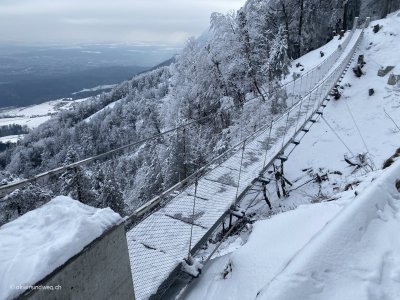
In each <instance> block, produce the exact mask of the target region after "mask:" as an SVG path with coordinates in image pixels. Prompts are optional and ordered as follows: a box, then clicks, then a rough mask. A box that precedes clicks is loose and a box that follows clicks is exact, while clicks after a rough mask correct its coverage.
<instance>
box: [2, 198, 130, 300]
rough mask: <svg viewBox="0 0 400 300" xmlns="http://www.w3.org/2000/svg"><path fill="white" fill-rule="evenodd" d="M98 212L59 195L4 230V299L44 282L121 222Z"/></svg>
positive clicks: (103, 211)
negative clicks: (50, 274) (54, 271)
mask: <svg viewBox="0 0 400 300" xmlns="http://www.w3.org/2000/svg"><path fill="white" fill-rule="evenodd" d="M121 220H122V219H121V217H120V216H119V215H118V214H117V213H115V212H113V211H112V210H111V209H110V208H105V209H97V208H93V207H90V206H87V205H85V204H82V203H81V202H78V201H76V200H72V199H71V198H69V197H65V196H59V197H56V198H54V199H53V200H51V201H50V202H49V203H47V204H45V205H43V206H42V207H40V208H38V209H36V210H33V211H31V212H28V213H26V214H25V215H23V216H22V217H20V218H18V219H16V220H14V221H12V222H10V223H8V224H6V225H3V226H2V227H0V253H1V256H0V299H11V298H13V297H15V296H17V295H18V294H20V293H22V292H24V290H22V289H18V288H17V287H20V286H30V285H34V284H35V283H37V282H38V281H39V280H41V279H43V278H44V277H45V276H46V275H48V274H49V273H51V272H52V271H53V270H55V269H56V268H57V267H59V266H61V265H62V264H63V263H65V262H66V261H67V260H68V259H70V258H71V257H72V256H74V255H75V254H77V253H79V252H80V251H81V250H82V249H83V248H84V247H85V246H86V245H88V244H89V243H90V242H92V241H93V240H94V239H96V238H97V237H99V236H100V235H101V234H102V233H103V232H104V231H105V230H107V229H108V228H110V227H112V226H113V225H115V224H117V223H118V222H120V221H121Z"/></svg>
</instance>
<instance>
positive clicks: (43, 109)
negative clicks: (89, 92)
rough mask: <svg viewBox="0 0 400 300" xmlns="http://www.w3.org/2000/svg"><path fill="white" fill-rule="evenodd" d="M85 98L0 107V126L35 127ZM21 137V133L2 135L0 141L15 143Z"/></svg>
mask: <svg viewBox="0 0 400 300" xmlns="http://www.w3.org/2000/svg"><path fill="white" fill-rule="evenodd" d="M87 99H88V98H83V99H78V100H63V99H59V100H53V101H48V102H44V103H41V104H37V105H31V106H27V107H18V108H4V109H0V126H5V125H11V124H17V125H21V126H24V125H26V126H28V127H29V128H31V129H32V128H36V127H38V126H39V125H40V124H43V123H44V122H46V121H48V120H49V119H50V118H51V117H52V115H54V114H56V113H58V112H59V111H62V110H69V109H72V108H73V106H74V104H75V103H79V102H82V101H85V100H87ZM22 137H23V135H19V136H9V137H2V138H0V142H3V143H7V142H11V143H16V142H17V141H18V140H19V139H21V138H22Z"/></svg>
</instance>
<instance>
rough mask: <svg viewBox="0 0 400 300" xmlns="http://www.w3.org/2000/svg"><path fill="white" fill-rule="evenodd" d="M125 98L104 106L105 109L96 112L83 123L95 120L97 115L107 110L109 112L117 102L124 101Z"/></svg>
mask: <svg viewBox="0 0 400 300" xmlns="http://www.w3.org/2000/svg"><path fill="white" fill-rule="evenodd" d="M125 99H126V98H121V99H119V100H117V101H114V102H111V103H110V104H108V105H106V106H105V107H103V108H102V109H100V110H98V111H96V112H95V113H94V114H93V115H91V116H89V117H87V118H86V119H85V120H84V122H90V121H91V120H92V119H93V118H95V117H96V116H97V115H99V114H101V113H103V112H105V111H107V110H111V109H112V108H113V107H114V106H115V105H116V104H117V103H118V102H121V101H124V100H125Z"/></svg>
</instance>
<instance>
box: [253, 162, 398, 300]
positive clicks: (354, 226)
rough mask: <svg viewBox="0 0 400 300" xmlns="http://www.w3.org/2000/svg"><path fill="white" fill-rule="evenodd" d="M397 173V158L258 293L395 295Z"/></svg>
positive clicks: (272, 296)
mask: <svg viewBox="0 0 400 300" xmlns="http://www.w3.org/2000/svg"><path fill="white" fill-rule="evenodd" d="M399 179H400V161H397V162H396V163H395V164H394V165H393V166H392V167H391V168H389V169H388V170H387V171H386V172H385V173H384V174H383V175H382V176H380V177H379V178H378V179H376V180H375V181H373V182H372V183H371V184H370V186H369V187H368V188H367V189H366V190H364V191H363V192H362V193H361V195H360V196H359V197H357V198H355V199H354V200H353V201H351V202H350V203H349V204H348V205H347V206H346V207H345V209H343V211H342V212H341V213H340V214H338V215H337V216H336V217H335V218H334V219H333V220H332V221H331V222H330V223H329V224H328V225H327V226H326V227H325V228H324V229H323V230H322V231H321V232H320V233H319V234H317V235H316V236H315V237H314V238H313V239H312V240H311V241H310V242H309V243H308V244H307V247H304V248H303V249H302V250H301V251H300V252H299V253H298V255H296V256H295V257H294V259H293V260H292V261H291V262H290V264H289V265H288V266H287V267H286V268H285V269H284V270H283V271H282V272H281V273H280V274H279V275H278V276H277V277H276V278H274V279H273V280H272V281H271V282H270V283H269V284H268V285H267V286H266V287H265V288H264V289H263V291H262V293H261V294H260V297H259V299H268V300H274V299H279V300H285V299H294V298H300V299H310V300H313V299H327V300H329V299H332V300H333V299H346V298H349V299H360V300H363V299H366V300H367V299H399V298H400V289H399V286H400V240H399V239H398V230H399V228H400V212H399V211H400V202H399V200H400V191H399V190H397V188H396V187H395V184H396V180H399ZM338 262H340V263H338Z"/></svg>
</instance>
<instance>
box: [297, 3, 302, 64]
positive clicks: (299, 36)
mask: <svg viewBox="0 0 400 300" xmlns="http://www.w3.org/2000/svg"><path fill="white" fill-rule="evenodd" d="M303 14H304V0H300V19H299V31H298V41H297V43H298V44H297V57H300V56H301V36H302V31H303Z"/></svg>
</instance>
